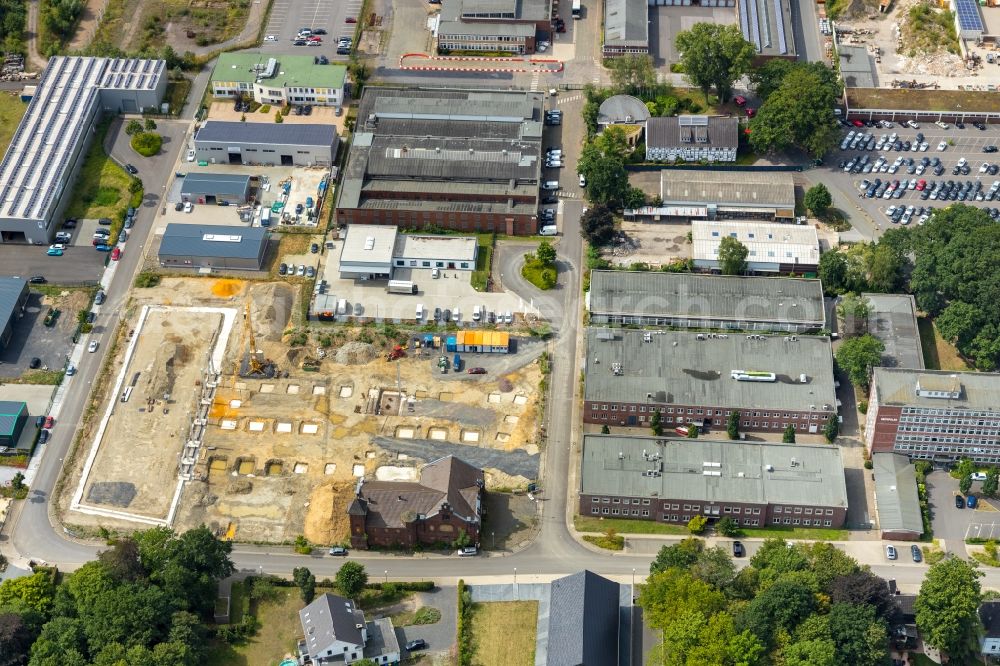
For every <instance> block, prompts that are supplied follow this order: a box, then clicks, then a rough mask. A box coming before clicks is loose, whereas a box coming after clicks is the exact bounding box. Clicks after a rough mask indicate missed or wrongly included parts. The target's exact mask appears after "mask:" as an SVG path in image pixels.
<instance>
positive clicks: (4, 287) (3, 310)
mask: <svg viewBox="0 0 1000 666" xmlns="http://www.w3.org/2000/svg"><path fill="white" fill-rule="evenodd" d="M27 286H28V281H27V280H25V279H24V278H19V277H0V330H2V329H3V326H4V325H6V323H7V322H8V321H10V318H11V316H13V314H14V311H15V310H16V309H17V305H18V303H19V302H20V301H21V294H23V293H24V290H25V289H26V288H27Z"/></svg>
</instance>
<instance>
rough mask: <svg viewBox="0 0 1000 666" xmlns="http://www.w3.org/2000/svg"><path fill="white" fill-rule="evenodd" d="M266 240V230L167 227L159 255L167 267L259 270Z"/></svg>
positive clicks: (260, 228)
mask: <svg viewBox="0 0 1000 666" xmlns="http://www.w3.org/2000/svg"><path fill="white" fill-rule="evenodd" d="M267 241H268V231H267V229H266V228H264V227H240V226H220V225H215V224H168V225H167V228H166V230H165V231H164V233H163V239H162V240H161V241H160V250H159V255H158V256H159V259H160V265H161V266H163V267H164V268H195V269H199V270H240V271H259V270H260V269H261V267H263V265H264V255H265V254H266V253H267Z"/></svg>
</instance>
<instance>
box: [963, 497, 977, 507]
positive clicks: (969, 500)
mask: <svg viewBox="0 0 1000 666" xmlns="http://www.w3.org/2000/svg"><path fill="white" fill-rule="evenodd" d="M976 504H978V502H977V500H976V496H975V495H969V497H968V498H966V501H965V505H966V506H967V507H969V508H970V509H975V508H976Z"/></svg>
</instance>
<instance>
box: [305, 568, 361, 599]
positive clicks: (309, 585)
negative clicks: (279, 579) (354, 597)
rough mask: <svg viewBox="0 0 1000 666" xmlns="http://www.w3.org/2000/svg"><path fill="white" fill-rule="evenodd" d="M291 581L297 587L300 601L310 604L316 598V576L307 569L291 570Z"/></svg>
mask: <svg viewBox="0 0 1000 666" xmlns="http://www.w3.org/2000/svg"><path fill="white" fill-rule="evenodd" d="M292 580H293V581H295V584H296V585H298V587H299V594H300V595H301V597H302V601H304V602H306V603H307V604H308V603H310V602H311V601H312V600H313V598H314V597H315V596H316V576H315V575H314V574H313V572H312V571H310V570H309V569H308V567H295V568H294V569H292ZM349 596H350V595H349Z"/></svg>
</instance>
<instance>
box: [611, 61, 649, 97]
mask: <svg viewBox="0 0 1000 666" xmlns="http://www.w3.org/2000/svg"><path fill="white" fill-rule="evenodd" d="M604 65H605V67H607V68H608V71H609V73H610V74H611V87H612V89H613V90H614V91H615V93H618V94H625V95H640V96H641V94H642V93H643V92H644V91H648V90H650V89H652V88H655V87H656V68H655V67H654V66H653V58H652V56H648V55H644V54H642V55H640V54H627V55H621V56H617V57H615V58H608V59H607V60H605V61H604Z"/></svg>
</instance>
